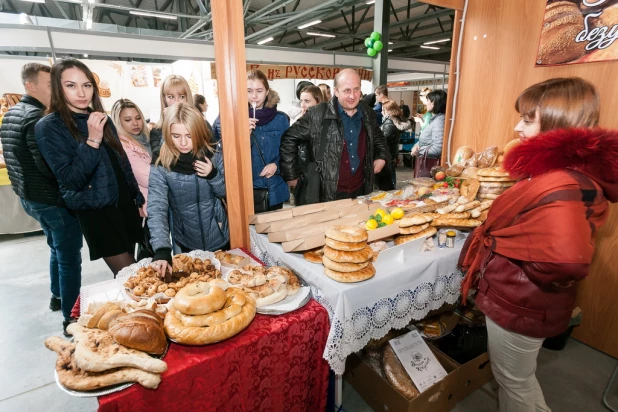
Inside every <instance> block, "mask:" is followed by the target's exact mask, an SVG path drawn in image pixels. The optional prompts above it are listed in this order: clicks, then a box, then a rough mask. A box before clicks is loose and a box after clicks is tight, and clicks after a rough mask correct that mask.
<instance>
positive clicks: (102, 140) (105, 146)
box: [35, 59, 144, 276]
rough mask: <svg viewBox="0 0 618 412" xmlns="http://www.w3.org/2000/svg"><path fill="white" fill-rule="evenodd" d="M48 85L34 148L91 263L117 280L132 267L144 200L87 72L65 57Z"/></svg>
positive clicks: (81, 65)
mask: <svg viewBox="0 0 618 412" xmlns="http://www.w3.org/2000/svg"><path fill="white" fill-rule="evenodd" d="M51 82H52V96H51V104H50V107H49V114H48V115H47V116H45V117H44V118H43V119H41V120H40V121H39V122H38V123H37V125H36V128H35V134H36V139H37V143H38V145H39V149H40V150H41V154H42V155H43V157H44V158H45V160H46V161H47V163H48V164H49V166H50V168H51V169H52V171H53V172H54V174H55V176H56V178H57V179H58V183H59V184H60V191H61V193H62V197H63V199H64V201H65V203H66V204H67V207H68V208H69V209H72V210H73V211H74V212H75V215H76V216H77V220H78V221H79V225H80V227H81V229H82V232H83V234H84V238H85V239H86V242H87V243H88V248H89V250H90V260H97V259H100V258H103V259H104V260H105V263H106V264H107V265H108V266H109V268H110V269H111V270H112V272H113V273H114V276H116V274H117V273H118V271H120V269H122V268H124V267H126V266H128V265H130V264H131V263H135V260H134V259H133V252H134V249H135V244H136V243H137V242H138V241H139V239H140V238H141V224H140V214H142V215H143V211H142V210H141V207H142V206H143V204H144V196H142V194H141V193H140V190H139V187H138V185H137V181H136V180H135V176H134V175H133V171H132V169H131V164H130V163H129V160H128V159H127V155H126V154H125V152H124V149H123V148H122V144H121V143H120V140H119V139H118V134H117V132H116V128H115V127H114V124H113V122H112V121H111V120H110V119H109V118H108V117H107V115H106V114H105V110H104V109H103V105H102V103H101V99H100V97H99V91H98V90H97V87H96V82H95V80H94V76H93V75H92V72H91V71H90V69H88V67H87V66H86V65H85V64H83V63H82V62H80V61H78V60H75V59H64V60H61V61H59V62H57V63H56V64H54V66H53V67H52V70H51Z"/></svg>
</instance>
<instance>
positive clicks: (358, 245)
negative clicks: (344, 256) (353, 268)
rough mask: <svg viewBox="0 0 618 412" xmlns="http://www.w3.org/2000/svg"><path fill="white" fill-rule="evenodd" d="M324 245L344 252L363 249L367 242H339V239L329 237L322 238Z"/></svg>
mask: <svg viewBox="0 0 618 412" xmlns="http://www.w3.org/2000/svg"><path fill="white" fill-rule="evenodd" d="M324 242H325V243H326V246H328V247H330V248H332V249H335V250H343V251H345V252H353V251H356V250H363V249H365V247H366V246H367V242H340V241H339V240H335V239H331V238H329V237H327V238H325V239H324Z"/></svg>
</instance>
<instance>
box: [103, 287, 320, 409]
mask: <svg viewBox="0 0 618 412" xmlns="http://www.w3.org/2000/svg"><path fill="white" fill-rule="evenodd" d="M329 328H330V326H329V321H328V313H327V311H326V309H324V308H323V307H322V306H321V305H320V304H318V303H317V302H315V301H314V300H313V299H312V300H311V301H309V303H308V304H307V305H305V307H303V308H302V309H299V310H297V311H295V312H292V313H288V314H286V315H280V316H266V315H256V316H255V319H254V320H253V322H252V323H251V324H250V325H249V327H248V328H247V329H246V330H244V331H243V332H241V333H240V334H239V335H237V336H235V337H233V338H231V339H229V340H227V341H224V342H220V343H217V344H214V345H209V346H195V347H190V346H181V345H177V344H174V343H172V344H171V345H170V348H169V351H168V353H167V355H166V356H165V358H164V360H165V362H167V365H168V370H167V372H165V373H164V374H163V375H162V381H161V384H160V385H159V387H158V388H157V389H156V390H149V389H144V388H143V387H142V386H140V385H139V384H135V385H133V386H131V387H130V388H128V389H125V390H124V391H121V392H116V393H113V394H111V395H107V396H103V397H100V398H99V411H101V412H111V411H131V412H135V411H148V412H154V411H166V412H169V411H191V412H193V411H217V412H221V411H252V412H253V411H324V409H325V408H326V397H327V389H328V371H329V367H328V363H327V362H326V361H325V360H324V359H323V358H322V354H323V353H324V347H325V345H326V340H327V338H328V332H329Z"/></svg>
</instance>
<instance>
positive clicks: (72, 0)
mask: <svg viewBox="0 0 618 412" xmlns="http://www.w3.org/2000/svg"><path fill="white" fill-rule="evenodd" d="M62 1H64V2H65V3H74V4H82V3H83V2H82V0H62Z"/></svg>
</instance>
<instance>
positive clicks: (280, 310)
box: [221, 265, 311, 315]
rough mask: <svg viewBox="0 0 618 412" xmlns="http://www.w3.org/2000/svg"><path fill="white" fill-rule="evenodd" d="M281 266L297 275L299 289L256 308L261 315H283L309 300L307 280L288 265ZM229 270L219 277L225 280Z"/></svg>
mask: <svg viewBox="0 0 618 412" xmlns="http://www.w3.org/2000/svg"><path fill="white" fill-rule="evenodd" d="M283 267H285V268H286V269H288V270H290V271H291V272H292V273H294V274H295V275H296V277H298V280H299V281H300V285H301V287H300V290H299V291H298V293H296V294H295V295H292V296H287V297H286V298H285V299H283V300H281V301H279V302H277V303H273V304H272V305H266V306H262V307H261V308H257V313H260V314H262V315H283V314H286V313H290V312H294V311H295V310H297V309H300V308H302V307H303V306H305V305H306V304H307V302H309V299H311V288H310V287H309V285H307V282H305V280H304V279H303V278H302V277H300V276H299V275H298V273H296V272H295V271H294V270H292V269H291V268H290V267H289V266H287V265H284V266H283ZM231 272H232V271H231V270H230V271H228V272H227V273H225V274H224V275H222V276H221V278H222V279H223V280H226V281H227V280H228V278H229V274H230V273H231ZM232 287H234V286H232Z"/></svg>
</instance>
